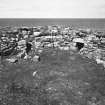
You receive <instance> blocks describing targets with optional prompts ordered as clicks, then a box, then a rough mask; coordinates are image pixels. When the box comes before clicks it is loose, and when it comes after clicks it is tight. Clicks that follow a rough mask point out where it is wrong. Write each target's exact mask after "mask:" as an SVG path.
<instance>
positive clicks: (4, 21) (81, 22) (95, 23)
mask: <svg viewBox="0 0 105 105" xmlns="http://www.w3.org/2000/svg"><path fill="white" fill-rule="evenodd" d="M47 25H62V26H71V27H74V28H75V27H76V28H91V29H93V30H100V31H105V18H87V19H86V18H0V26H1V27H5V26H10V27H21V26H28V27H30V26H31V27H33V26H47Z"/></svg>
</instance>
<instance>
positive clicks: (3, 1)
mask: <svg viewBox="0 0 105 105" xmlns="http://www.w3.org/2000/svg"><path fill="white" fill-rule="evenodd" d="M0 18H105V0H0Z"/></svg>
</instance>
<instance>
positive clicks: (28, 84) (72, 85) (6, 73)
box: [0, 49, 105, 105]
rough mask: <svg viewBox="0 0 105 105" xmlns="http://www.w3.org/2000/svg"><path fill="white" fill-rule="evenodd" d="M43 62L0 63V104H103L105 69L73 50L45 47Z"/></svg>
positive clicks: (42, 55)
mask: <svg viewBox="0 0 105 105" xmlns="http://www.w3.org/2000/svg"><path fill="white" fill-rule="evenodd" d="M40 57H41V59H40V62H37V63H35V62H32V61H20V62H17V63H15V64H9V63H6V62H5V61H2V62H1V64H2V65H1V66H0V105H104V104H105V71H104V67H103V66H102V65H101V64H100V65H99V64H97V63H96V61H94V60H90V59H88V58H85V57H83V56H81V55H79V54H77V53H74V52H72V51H71V52H70V51H60V50H54V49H46V50H44V51H43V53H41V56H40Z"/></svg>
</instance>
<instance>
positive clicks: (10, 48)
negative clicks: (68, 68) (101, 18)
mask: <svg viewBox="0 0 105 105" xmlns="http://www.w3.org/2000/svg"><path fill="white" fill-rule="evenodd" d="M0 36H1V39H0V45H1V48H0V56H1V57H2V58H5V57H7V59H6V60H7V61H9V62H12V63H13V62H15V61H18V59H24V60H27V59H28V58H29V59H32V61H35V62H36V61H39V58H40V54H41V53H42V52H43V50H44V49H46V48H56V49H59V50H68V51H70V50H72V51H77V52H78V53H79V54H81V55H82V56H85V57H88V58H89V59H94V60H95V61H96V62H97V64H100V63H101V64H103V65H104V66H105V53H104V52H105V33H104V32H99V31H93V30H91V29H89V28H87V29H74V28H71V27H70V26H68V27H63V26H38V27H15V28H13V27H9V28H7V27H6V29H4V28H3V29H0ZM14 56H15V57H14Z"/></svg>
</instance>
